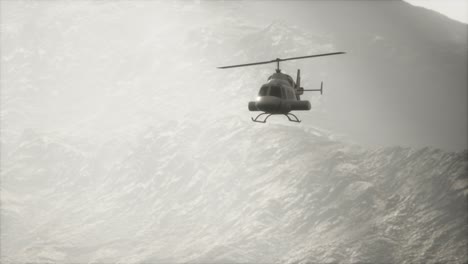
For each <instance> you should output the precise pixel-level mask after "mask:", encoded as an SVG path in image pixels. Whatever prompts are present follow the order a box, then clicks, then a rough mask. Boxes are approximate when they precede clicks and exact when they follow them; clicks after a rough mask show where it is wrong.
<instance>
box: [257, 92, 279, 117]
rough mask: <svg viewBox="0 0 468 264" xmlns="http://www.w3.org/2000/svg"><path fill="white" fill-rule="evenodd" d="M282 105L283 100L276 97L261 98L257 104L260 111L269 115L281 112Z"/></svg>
mask: <svg viewBox="0 0 468 264" xmlns="http://www.w3.org/2000/svg"><path fill="white" fill-rule="evenodd" d="M280 105H281V99H280V98H278V97H275V96H261V97H259V98H258V99H257V102H256V106H257V108H258V110H260V111H263V112H268V113H272V112H276V111H279V110H280V109H279V108H280Z"/></svg>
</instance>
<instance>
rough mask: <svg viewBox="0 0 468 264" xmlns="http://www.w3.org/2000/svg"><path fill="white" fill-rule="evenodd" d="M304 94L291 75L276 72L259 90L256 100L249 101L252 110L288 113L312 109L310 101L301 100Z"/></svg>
mask: <svg viewBox="0 0 468 264" xmlns="http://www.w3.org/2000/svg"><path fill="white" fill-rule="evenodd" d="M300 94H302V93H301V92H300V91H299V90H298V87H297V85H296V84H295V83H294V81H293V79H292V78H291V76H289V75H287V74H284V73H281V72H276V73H274V74H273V75H271V76H270V77H269V78H268V82H267V83H265V84H263V85H262V87H261V88H260V91H259V92H258V97H257V100H256V101H251V102H249V110H250V111H263V112H265V113H268V114H287V113H289V112H291V111H298V110H303V111H307V110H310V103H309V101H306V100H300Z"/></svg>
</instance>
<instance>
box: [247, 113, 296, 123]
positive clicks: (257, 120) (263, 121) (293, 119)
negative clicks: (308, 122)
mask: <svg viewBox="0 0 468 264" xmlns="http://www.w3.org/2000/svg"><path fill="white" fill-rule="evenodd" d="M263 115H267V116H266V117H265V118H264V119H263V120H261V119H259V118H260V117H261V116H263ZM272 115H274V114H269V113H261V114H259V115H258V116H257V117H255V118H253V117H251V118H252V121H254V122H257V123H266V121H267V119H268V118H269V117H270V116H272ZM283 115H285V116H286V117H287V118H288V120H289V121H291V122H296V123H300V122H301V120H299V118H297V116H295V115H294V114H291V113H287V114H283Z"/></svg>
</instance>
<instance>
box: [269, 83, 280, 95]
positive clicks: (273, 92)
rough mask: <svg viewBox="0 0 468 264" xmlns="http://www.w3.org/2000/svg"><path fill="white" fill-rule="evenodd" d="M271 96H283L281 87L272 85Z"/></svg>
mask: <svg viewBox="0 0 468 264" xmlns="http://www.w3.org/2000/svg"><path fill="white" fill-rule="evenodd" d="M270 96H275V97H279V98H281V87H279V86H276V85H273V86H270Z"/></svg>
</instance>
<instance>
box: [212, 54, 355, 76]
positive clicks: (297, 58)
mask: <svg viewBox="0 0 468 264" xmlns="http://www.w3.org/2000/svg"><path fill="white" fill-rule="evenodd" d="M345 53H346V52H342V51H340V52H332V53H323V54H316V55H308V56H301V57H291V58H285V59H280V58H276V59H274V60H269V61H260V62H253V63H245V64H237V65H229V66H222V67H218V69H229V68H237V67H246V66H253V65H260V64H268V63H274V62H276V71H280V68H279V63H280V62H281V61H288V60H300V59H307V58H314V57H322V56H330V55H338V54H345Z"/></svg>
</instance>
